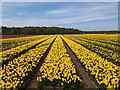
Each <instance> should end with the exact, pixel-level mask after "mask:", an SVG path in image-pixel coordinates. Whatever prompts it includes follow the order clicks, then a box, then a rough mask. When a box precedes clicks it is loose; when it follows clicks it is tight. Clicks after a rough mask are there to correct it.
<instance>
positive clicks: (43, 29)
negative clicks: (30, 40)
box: [2, 26, 82, 35]
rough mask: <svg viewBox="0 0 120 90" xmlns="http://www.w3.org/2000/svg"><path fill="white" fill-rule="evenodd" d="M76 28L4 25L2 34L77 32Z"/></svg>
mask: <svg viewBox="0 0 120 90" xmlns="http://www.w3.org/2000/svg"><path fill="white" fill-rule="evenodd" d="M79 33H82V32H81V31H80V30H78V29H73V28H59V27H4V26H2V35H48V34H79Z"/></svg>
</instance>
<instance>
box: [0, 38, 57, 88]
mask: <svg viewBox="0 0 120 90" xmlns="http://www.w3.org/2000/svg"><path fill="white" fill-rule="evenodd" d="M54 38H55V37H51V38H50V39H48V40H46V41H44V42H42V43H40V44H39V45H37V46H36V47H35V48H34V49H30V50H29V51H28V52H26V53H25V54H22V55H21V56H20V57H18V58H14V59H13V60H12V61H9V62H8V64H7V65H5V64H4V65H3V68H2V81H1V82H2V88H18V87H22V86H24V82H25V80H26V79H27V78H30V76H31V75H32V73H31V72H32V71H33V70H34V68H36V65H37V64H38V62H40V59H41V57H42V56H43V55H44V53H45V52H46V50H47V49H48V47H49V46H50V45H51V43H52V41H53V40H54ZM38 41H39V40H38ZM35 43H36V42H35ZM21 49H22V48H21Z"/></svg>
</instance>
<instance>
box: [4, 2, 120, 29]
mask: <svg viewBox="0 0 120 90" xmlns="http://www.w3.org/2000/svg"><path fill="white" fill-rule="evenodd" d="M61 6H62V7H61ZM73 6H74V7H73ZM4 8H5V9H4V12H3V16H4V15H6V16H4V17H3V25H7V26H41V25H46V26H66V25H68V26H67V27H69V26H71V25H73V27H75V23H77V25H78V23H79V24H80V25H81V23H84V24H85V23H86V24H87V23H91V22H96V23H94V25H96V26H99V24H100V23H101V21H104V23H108V20H111V22H112V20H114V21H116V22H117V17H118V11H117V8H118V7H117V3H42V4H41V3H40V4H39V3H37V4H36V3H20V4H19V3H17V4H16V5H15V4H14V3H10V4H9V3H8V4H6V5H5V6H4ZM11 9H13V10H14V11H11V12H10V10H11ZM98 22H99V23H98ZM110 24H111V23H109V25H108V26H111V25H110ZM88 25H89V24H88ZM83 26H84V25H83ZM88 27H91V26H88ZM103 27H104V26H103ZM113 27H114V28H115V29H116V28H117V27H116V26H113ZM113 27H112V28H113ZM98 29H99V27H98Z"/></svg>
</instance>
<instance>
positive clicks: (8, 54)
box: [0, 36, 52, 62]
mask: <svg viewBox="0 0 120 90" xmlns="http://www.w3.org/2000/svg"><path fill="white" fill-rule="evenodd" d="M50 37H52V36H48V37H45V38H41V39H40V40H36V41H33V42H30V43H27V44H23V45H21V46H18V47H16V48H11V49H9V50H6V51H4V52H1V53H0V54H1V55H2V59H1V61H4V62H5V61H11V60H13V59H14V58H15V57H18V56H19V54H21V53H22V52H24V51H25V50H28V49H29V48H31V47H33V46H35V45H37V44H39V43H40V42H42V41H44V40H46V39H48V38H50Z"/></svg>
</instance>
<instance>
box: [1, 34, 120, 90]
mask: <svg viewBox="0 0 120 90" xmlns="http://www.w3.org/2000/svg"><path fill="white" fill-rule="evenodd" d="M118 38H119V34H69V35H68V34H65V35H38V36H30V37H19V38H4V39H0V40H1V42H2V48H1V52H0V53H1V60H0V71H1V72H2V73H1V76H0V77H1V78H0V79H1V80H0V81H1V82H0V83H1V86H0V87H1V88H2V89H4V88H5V89H8V88H12V89H14V88H26V89H30V88H39V89H45V90H46V89H48V88H52V89H55V90H56V89H60V90H61V89H64V88H65V89H66V88H67V89H75V88H76V89H84V88H100V89H111V90H113V89H119V88H120V58H119V57H120V41H119V39H118Z"/></svg>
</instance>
